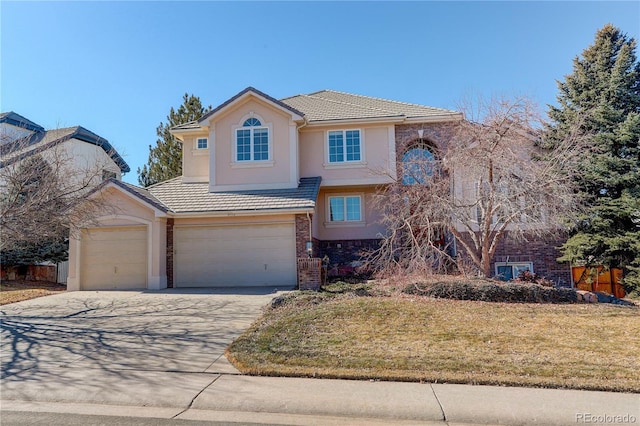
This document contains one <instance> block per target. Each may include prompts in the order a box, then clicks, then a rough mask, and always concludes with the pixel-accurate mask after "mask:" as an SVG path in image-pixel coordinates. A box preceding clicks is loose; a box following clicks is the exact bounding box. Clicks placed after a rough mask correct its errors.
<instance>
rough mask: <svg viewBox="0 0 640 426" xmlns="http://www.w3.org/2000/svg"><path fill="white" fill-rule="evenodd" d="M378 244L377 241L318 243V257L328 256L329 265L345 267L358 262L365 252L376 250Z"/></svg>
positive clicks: (378, 241)
mask: <svg viewBox="0 0 640 426" xmlns="http://www.w3.org/2000/svg"><path fill="white" fill-rule="evenodd" d="M379 244H380V240H379V239H368V240H335V241H318V257H320V258H323V257H324V256H328V257H329V263H330V264H331V265H345V264H348V263H350V262H353V261H355V260H360V259H361V258H362V255H363V254H364V253H365V252H367V251H370V250H375V249H377V248H378V246H379Z"/></svg>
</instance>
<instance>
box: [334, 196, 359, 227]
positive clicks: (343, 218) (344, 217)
mask: <svg viewBox="0 0 640 426" xmlns="http://www.w3.org/2000/svg"><path fill="white" fill-rule="evenodd" d="M361 220H362V198H361V197H360V196H359V195H350V196H346V197H343V196H339V197H329V221H330V222H359V221H361Z"/></svg>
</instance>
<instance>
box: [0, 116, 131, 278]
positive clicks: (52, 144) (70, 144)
mask: <svg viewBox="0 0 640 426" xmlns="http://www.w3.org/2000/svg"><path fill="white" fill-rule="evenodd" d="M34 156H40V157H41V158H42V159H44V160H45V161H46V162H48V163H49V165H50V166H51V170H52V171H53V174H54V175H55V177H59V178H60V179H61V180H60V181H59V182H58V183H56V184H55V187H56V191H57V192H56V193H57V194H73V195H70V196H71V197H74V198H80V197H81V196H83V195H84V194H86V191H89V190H90V189H91V188H93V187H96V186H98V185H100V184H101V183H102V182H103V181H104V180H106V179H116V180H121V177H122V174H123V173H127V172H129V166H128V165H127V163H126V162H125V161H124V159H123V158H122V157H121V156H120V154H118V152H117V151H116V150H115V149H114V148H113V147H112V145H111V144H110V143H109V141H108V140H106V139H105V138H103V137H101V136H99V135H97V134H95V133H93V132H91V131H89V130H87V129H85V128H84V127H81V126H74V127H66V128H58V129H53V130H45V128H44V127H42V126H40V125H39V124H37V123H34V122H33V121H31V120H29V119H27V118H25V117H23V116H21V115H20V114H17V113H15V112H13V111H12V112H5V113H0V192H5V191H6V190H7V185H9V182H13V185H16V183H25V182H28V180H29V179H33V178H34V177H35V176H34V175H33V174H32V175H28V174H27V175H26V176H25V173H24V168H23V166H24V164H25V161H28V160H29V159H33V158H34ZM34 173H35V172H34ZM40 177H42V176H40ZM14 187H15V186H14ZM5 219H6V217H5ZM28 219H31V218H28ZM3 224H4V222H3ZM17 226H20V225H19V224H18V225H17ZM21 229H24V228H21ZM5 231H6V230H5ZM5 236H6V232H5ZM2 266H3V268H2V274H3V277H5V273H7V271H8V270H7V269H6V268H5V267H6V266H7V265H2ZM63 266H64V265H63ZM17 270H18V269H17V268H13V269H12V272H11V273H8V275H6V277H12V275H13V274H14V273H15V271H17ZM20 270H24V271H27V267H22V268H20ZM28 270H29V271H31V272H22V273H21V274H22V275H27V276H32V277H36V276H38V274H37V273H32V272H33V271H38V273H39V272H43V273H44V274H45V275H43V277H45V278H46V279H47V280H50V281H53V280H55V278H56V277H55V275H56V268H55V267H53V266H50V267H49V266H38V267H37V268H36V266H29V269H28ZM60 279H61V280H62V282H64V278H63V277H62V276H61V277H60Z"/></svg>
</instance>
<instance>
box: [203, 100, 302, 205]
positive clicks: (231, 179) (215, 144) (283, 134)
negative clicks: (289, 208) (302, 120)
mask: <svg viewBox="0 0 640 426" xmlns="http://www.w3.org/2000/svg"><path fill="white" fill-rule="evenodd" d="M250 117H255V118H257V119H259V120H260V122H261V124H262V126H263V127H267V128H268V129H269V144H270V147H269V153H270V159H269V160H268V161H257V162H253V161H244V162H238V161H236V150H235V147H236V129H238V128H240V127H242V124H243V122H244V121H245V120H246V119H248V118H250ZM209 141H210V143H211V148H210V150H213V151H212V152H211V153H210V154H211V155H210V157H209V164H210V170H211V176H210V180H209V182H210V188H211V191H213V192H215V191H224V190H242V189H261V188H262V189H273V188H295V187H296V186H297V185H298V150H297V146H298V144H297V125H296V123H295V122H293V121H292V120H291V117H290V116H288V115H286V114H285V113H284V112H283V111H281V110H278V109H276V108H274V107H272V106H271V105H268V104H266V103H265V102H263V101H261V100H259V99H258V98H255V97H251V98H249V99H247V100H245V101H244V102H243V103H241V104H239V105H236V106H235V107H234V108H231V109H229V111H228V112H226V114H224V115H222V116H220V117H217V118H216V120H215V122H214V123H213V126H212V128H210V132H209Z"/></svg>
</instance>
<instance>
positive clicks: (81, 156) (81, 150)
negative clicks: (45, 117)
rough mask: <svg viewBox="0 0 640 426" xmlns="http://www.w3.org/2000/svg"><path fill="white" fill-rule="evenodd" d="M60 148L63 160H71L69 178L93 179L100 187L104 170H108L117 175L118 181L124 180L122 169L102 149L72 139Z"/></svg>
mask: <svg viewBox="0 0 640 426" xmlns="http://www.w3.org/2000/svg"><path fill="white" fill-rule="evenodd" d="M60 147H61V148H60V149H61V151H60V152H61V154H62V155H63V157H62V158H63V159H64V160H67V159H68V160H69V166H68V167H69V168H70V172H69V176H75V177H76V178H77V179H85V178H87V177H91V178H92V182H94V184H95V185H98V184H99V183H100V182H102V172H103V170H106V171H110V172H113V173H115V174H116V179H117V180H122V174H121V173H120V168H119V167H118V166H117V165H116V163H114V162H113V160H112V159H111V157H109V155H107V153H106V152H105V151H104V149H102V148H101V147H99V146H97V145H93V144H90V143H87V142H83V141H80V140H77V139H70V140H69V141H66V142H64V143H62V144H61V146H60ZM74 170H75V172H74Z"/></svg>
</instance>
